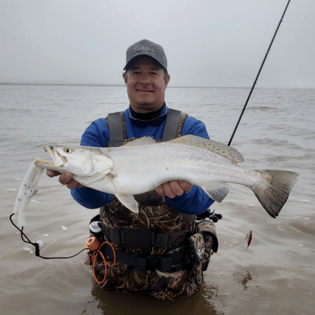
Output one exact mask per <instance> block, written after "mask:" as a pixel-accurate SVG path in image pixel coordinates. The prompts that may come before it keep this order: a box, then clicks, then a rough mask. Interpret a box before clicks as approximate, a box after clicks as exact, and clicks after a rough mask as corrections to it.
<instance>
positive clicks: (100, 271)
mask: <svg viewBox="0 0 315 315" xmlns="http://www.w3.org/2000/svg"><path fill="white" fill-rule="evenodd" d="M124 70H125V73H124V74H123V79H124V81H125V84H126V87H127V92H128V97H129V101H130V107H129V108H128V109H127V110H125V111H124V112H123V113H115V114H110V115H109V116H108V117H107V118H106V119H105V118H100V119H98V120H96V121H94V122H93V123H92V124H91V125H90V126H89V127H88V128H87V129H86V131H85V132H84V134H83V136H82V139H81V145H86V146H94V147H106V146H108V145H109V146H119V145H122V144H123V143H125V142H129V141H132V140H133V139H135V138H141V137H143V136H151V137H153V138H154V139H155V140H157V141H160V140H162V141H165V140H167V139H170V138H174V137H177V136H180V135H186V134H193V135H197V136H201V137H205V138H209V136H208V134H207V131H206V128H205V125H204V124H203V123H202V122H201V121H198V120H196V119H195V118H193V117H190V116H187V115H186V114H183V113H181V112H178V111H174V110H171V109H169V108H167V107H166V104H165V90H166V88H167V86H168V83H169V80H170V76H169V74H168V72H167V59H166V55H165V53H164V50H163V48H162V47H161V46H160V45H157V44H155V43H153V42H151V41H148V40H141V41H140V42H137V43H135V44H133V45H132V46H130V47H129V48H128V50H127V62H126V66H125V68H124ZM47 174H48V176H50V177H53V176H57V175H60V174H59V173H56V172H53V171H47ZM59 181H60V183H62V184H63V185H67V187H68V188H69V189H71V194H72V196H73V198H74V199H75V200H76V201H77V202H78V203H80V204H81V205H83V206H84V207H87V208H91V209H95V208H99V207H100V208H101V214H100V216H99V217H98V218H97V219H99V220H100V221H101V225H102V229H103V232H104V233H103V234H104V235H103V239H102V240H105V241H108V242H111V244H113V246H114V248H115V252H116V256H117V260H118V263H117V264H116V265H115V266H114V267H112V268H109V269H108V274H107V275H106V272H104V264H106V263H105V262H104V261H103V260H102V259H97V260H96V268H95V270H96V271H95V273H96V279H99V278H100V277H102V276H104V279H105V277H106V276H107V278H106V280H104V281H103V282H102V285H103V287H104V288H116V289H121V290H128V291H146V292H148V293H149V294H150V295H152V296H155V297H157V298H161V299H169V300H172V299H177V298H181V297H187V296H190V295H191V294H193V293H194V292H195V291H196V290H197V286H198V285H199V284H200V283H201V282H202V269H204V270H205V268H206V267H207V265H208V263H209V259H210V255H211V254H212V250H213V249H214V250H215V251H216V248H217V240H216V237H215V230H214V225H213V224H212V222H210V221H207V222H210V223H208V224H206V226H205V225H203V227H202V228H199V229H198V227H197V229H196V226H195V215H196V214H201V213H203V212H204V211H206V210H207V208H208V207H209V206H210V205H211V204H212V203H213V201H212V200H211V199H210V198H209V197H208V196H207V194H206V193H205V192H204V191H203V190H202V189H201V188H199V187H197V186H192V185H191V184H190V183H188V182H187V181H183V180H178V181H177V180H174V181H169V182H166V183H164V184H162V185H160V186H158V187H157V188H156V189H155V191H151V192H148V193H146V194H142V195H140V196H136V200H137V201H138V202H139V205H140V207H139V208H140V212H139V214H138V215H137V214H134V213H131V212H130V211H129V210H128V209H126V208H125V207H123V206H122V204H121V203H120V202H119V201H118V200H117V199H116V198H114V196H113V195H110V194H107V193H103V192H99V191H95V190H93V189H89V188H85V187H83V186H82V185H81V184H79V183H78V182H76V181H75V180H74V179H73V178H72V175H71V174H69V173H63V174H61V176H60V178H59ZM196 232H199V233H197V234H196ZM202 233H203V234H202ZM188 240H189V242H190V246H187V244H188ZM212 242H215V245H214V248H213V249H212V245H213V244H212ZM196 246H197V247H198V246H199V247H200V246H201V247H202V252H206V254H205V255H203V256H202V257H199V258H198V257H194V255H195V256H196V248H195V247H196ZM193 252H194V253H193ZM104 254H105V255H106V256H107V258H108V257H109V258H108V259H109V260H112V261H113V260H114V258H113V252H112V251H110V250H109V249H107V250H104ZM197 261H198V262H197Z"/></svg>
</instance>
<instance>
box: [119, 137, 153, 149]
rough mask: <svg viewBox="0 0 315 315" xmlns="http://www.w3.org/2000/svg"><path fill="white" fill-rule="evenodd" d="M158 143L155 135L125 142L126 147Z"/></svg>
mask: <svg viewBox="0 0 315 315" xmlns="http://www.w3.org/2000/svg"><path fill="white" fill-rule="evenodd" d="M151 144H158V143H157V142H156V141H155V140H154V138H153V137H142V138H139V139H135V140H132V141H130V142H127V143H126V144H124V145H123V146H124V147H133V146H142V145H151Z"/></svg>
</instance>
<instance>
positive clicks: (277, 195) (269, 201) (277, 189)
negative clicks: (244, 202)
mask: <svg viewBox="0 0 315 315" xmlns="http://www.w3.org/2000/svg"><path fill="white" fill-rule="evenodd" d="M254 172H259V173H260V174H261V175H262V176H263V179H262V181H261V182H260V184H259V186H257V187H254V188H253V187H250V188H251V189H252V190H253V192H254V194H255V195H256V197H257V198H258V200H259V201H260V203H261V205H262V206H263V207H264V209H265V210H266V211H267V212H268V214H269V215H270V216H271V217H273V218H275V217H277V216H278V214H279V212H280V210H281V209H282V207H283V206H284V204H285V203H286V201H287V199H288V197H289V194H290V192H291V189H292V187H293V186H294V184H295V183H296V181H297V177H298V176H299V174H298V173H295V172H290V171H276V170H260V171H254Z"/></svg>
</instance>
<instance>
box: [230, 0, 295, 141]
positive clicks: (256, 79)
mask: <svg viewBox="0 0 315 315" xmlns="http://www.w3.org/2000/svg"><path fill="white" fill-rule="evenodd" d="M290 1H291V0H289V1H288V3H287V5H286V7H285V9H284V12H283V14H282V17H281V19H280V21H279V24H278V27H277V29H276V31H275V33H274V35H273V38H272V40H271V43H270V45H269V47H268V50H267V52H266V54H265V58H264V60H263V62H262V64H261V66H260V69H259V71H258V74H257V76H256V78H255V81H254V83H253V86H252V88H251V90H250V92H249V95H248V97H247V100H246V102H245V105H244V107H243V110H242V112H241V115H240V117H239V119H238V121H237V123H236V126H235V129H234V131H233V133H232V136H231V139H230V141H229V144H228V146H229V145H230V144H231V142H232V140H233V138H234V135H235V132H236V130H237V127H238V125H239V123H240V121H241V119H242V116H243V114H244V112H245V109H246V106H247V103H248V101H249V99H250V97H251V95H252V92H253V90H254V88H255V86H256V83H257V81H258V78H259V75H260V72H261V70H262V68H263V66H264V64H265V61H266V59H267V56H268V54H269V50H270V48H271V46H272V44H273V41H274V39H275V37H276V35H277V33H278V30H279V27H280V24H281V22H282V20H283V18H284V15H285V13H286V11H287V8H288V6H289V4H290Z"/></svg>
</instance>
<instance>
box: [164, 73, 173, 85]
mask: <svg viewBox="0 0 315 315" xmlns="http://www.w3.org/2000/svg"><path fill="white" fill-rule="evenodd" d="M170 79H171V77H170V75H169V74H168V75H167V76H166V77H165V78H164V82H165V88H167V86H168V83H169V82H170Z"/></svg>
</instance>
